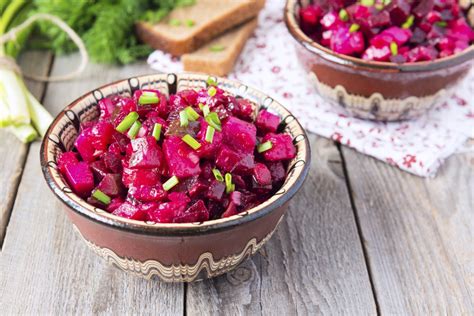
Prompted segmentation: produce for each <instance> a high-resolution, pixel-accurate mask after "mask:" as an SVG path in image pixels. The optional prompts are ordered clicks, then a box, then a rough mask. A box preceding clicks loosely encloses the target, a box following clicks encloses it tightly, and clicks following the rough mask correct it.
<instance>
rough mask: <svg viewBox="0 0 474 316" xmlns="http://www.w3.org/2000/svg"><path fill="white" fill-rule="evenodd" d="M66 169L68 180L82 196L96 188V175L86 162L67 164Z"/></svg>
mask: <svg viewBox="0 0 474 316" xmlns="http://www.w3.org/2000/svg"><path fill="white" fill-rule="evenodd" d="M65 171H66V172H65V174H66V180H67V182H68V183H69V185H70V186H71V188H72V190H73V191H74V192H75V193H77V194H78V195H80V196H82V197H85V196H87V195H89V194H90V193H91V191H92V189H93V188H94V175H93V174H92V171H91V169H90V168H89V165H88V164H87V163H86V162H78V163H76V164H67V165H66V166H65Z"/></svg>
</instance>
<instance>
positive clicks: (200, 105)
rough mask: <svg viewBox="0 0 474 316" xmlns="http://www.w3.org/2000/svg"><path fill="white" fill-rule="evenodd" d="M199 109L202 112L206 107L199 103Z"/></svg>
mask: <svg viewBox="0 0 474 316" xmlns="http://www.w3.org/2000/svg"><path fill="white" fill-rule="evenodd" d="M198 107H199V109H200V110H201V111H202V108H203V107H204V104H202V103H199V104H198Z"/></svg>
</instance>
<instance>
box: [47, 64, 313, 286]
mask: <svg viewBox="0 0 474 316" xmlns="http://www.w3.org/2000/svg"><path fill="white" fill-rule="evenodd" d="M207 79H208V76H206V75H199V74H191V73H184V74H157V75H148V76H140V77H133V78H129V79H126V80H121V81H117V82H114V83H111V84H108V85H105V86H103V87H100V88H97V89H95V90H93V91H90V92H89V93H87V94H85V95H83V96H82V97H80V98H79V99H77V100H76V101H74V102H72V103H71V104H70V105H68V106H67V107H66V108H65V109H64V110H63V111H62V112H61V113H59V115H58V116H57V117H56V118H55V120H54V122H53V123H52V124H51V126H50V128H49V130H48V132H47V134H46V136H45V138H44V140H43V143H42V146H41V152H40V155H41V166H42V170H43V173H44V176H45V179H46V182H47V184H48V185H49V187H50V188H51V190H52V191H53V193H54V194H55V195H56V197H57V198H59V199H60V200H61V201H62V202H63V203H64V204H65V205H66V207H65V208H64V209H65V211H66V213H67V215H68V217H69V219H70V220H71V222H72V224H73V226H74V228H75V229H76V230H77V231H78V232H79V234H80V236H81V237H82V239H83V240H84V242H85V243H86V244H87V245H88V246H89V247H90V248H91V249H92V250H93V251H94V252H95V253H97V254H98V255H99V256H101V257H102V258H104V259H105V260H106V261H108V262H110V263H113V264H115V265H116V266H117V267H118V268H120V269H122V270H124V271H128V272H132V273H133V274H135V275H137V276H142V277H145V278H152V277H158V278H159V279H161V280H164V281H168V282H183V281H185V282H190V281H195V280H199V279H204V278H210V277H214V276H217V275H220V274H222V273H225V272H227V271H229V270H232V269H233V268H235V267H236V266H237V265H238V264H239V263H241V262H242V261H243V260H244V259H246V258H247V257H248V256H250V255H252V254H254V253H255V252H256V251H257V250H258V249H259V248H261V247H262V246H263V244H264V243H265V242H266V241H267V240H268V239H269V238H270V237H271V236H272V234H273V232H274V231H275V229H276V228H277V226H278V224H279V223H280V221H281V220H282V217H283V215H284V214H285V211H286V210H287V206H288V202H289V200H290V199H291V198H292V197H293V196H294V195H295V193H296V192H297V191H298V190H299V189H300V187H301V185H302V184H303V181H304V179H305V177H306V175H307V173H308V169H309V165H310V148H309V143H308V138H307V136H306V133H305V131H304V130H303V128H302V127H301V125H300V124H299V123H298V121H297V120H296V119H295V117H294V116H293V115H292V114H291V113H290V112H289V111H288V110H286V109H285V108H284V107H283V106H282V105H281V104H279V103H278V102H277V101H275V100H273V99H272V98H271V97H269V96H267V95H265V94H263V93H261V92H259V91H257V90H255V89H253V88H251V87H249V86H247V85H245V84H242V83H239V82H236V81H231V80H227V79H222V78H215V80H216V81H217V83H218V85H219V87H220V88H222V89H224V90H225V91H227V92H228V93H230V94H232V95H234V96H236V97H242V98H246V99H248V100H250V101H251V102H252V103H253V105H254V111H255V114H256V112H257V111H258V109H260V108H267V109H268V110H269V111H270V112H273V113H274V114H277V115H279V116H280V117H281V119H282V123H281V126H280V128H281V129H282V131H283V132H284V133H287V134H289V135H290V136H291V137H292V139H293V142H294V144H295V146H296V149H297V155H296V157H295V158H294V159H293V160H292V161H291V162H290V163H289V165H288V169H287V178H286V180H285V182H284V184H283V186H282V188H281V189H280V190H279V191H278V192H277V193H275V195H274V196H272V197H271V198H269V199H268V200H267V201H265V202H263V203H262V204H260V205H258V206H257V207H255V208H252V209H250V210H248V211H245V212H243V213H240V214H238V215H234V216H232V217H229V218H224V219H218V220H211V221H206V222H200V223H186V224H162V223H153V222H142V221H136V220H129V219H125V218H122V217H118V216H115V215H113V214H110V213H107V212H105V211H104V210H101V209H99V208H96V207H94V206H92V205H90V204H88V203H87V202H86V201H84V200H83V199H81V198H80V197H79V196H77V195H76V194H74V193H73V192H72V191H71V189H70V188H69V186H68V184H67V183H66V182H65V181H64V179H63V178H62V176H61V175H60V174H59V172H58V169H57V164H56V161H57V157H58V155H59V154H60V153H61V152H64V151H66V150H70V149H71V148H72V147H73V143H74V140H75V138H76V136H77V134H78V131H79V126H80V124H81V122H88V121H93V120H96V119H97V118H98V117H99V108H98V106H97V102H98V101H99V100H100V99H102V98H105V97H108V96H111V95H116V94H119V95H123V96H130V95H131V94H133V92H134V91H135V90H137V89H158V90H160V91H161V92H162V93H164V94H166V95H169V94H174V93H176V92H177V91H181V90H183V89H190V88H205V87H206V86H207V84H206V80H207Z"/></svg>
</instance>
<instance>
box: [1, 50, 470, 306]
mask: <svg viewBox="0 0 474 316" xmlns="http://www.w3.org/2000/svg"><path fill="white" fill-rule="evenodd" d="M78 62H79V57H78V55H72V56H65V57H54V56H52V55H50V54H48V53H44V52H29V53H26V54H24V55H23V56H22V58H21V65H22V67H23V69H24V70H25V71H26V72H31V73H41V74H47V73H49V72H50V73H52V74H60V73H64V72H66V71H69V70H70V69H71V68H75V67H76V66H77V64H78ZM151 72H152V71H151V70H150V69H149V68H148V66H147V65H146V64H145V63H144V62H142V63H138V64H134V65H129V66H126V67H112V66H103V65H89V67H88V68H87V70H86V71H85V73H84V74H83V76H82V77H81V78H80V79H76V80H73V81H68V82H61V83H50V84H47V85H45V84H40V83H32V82H29V84H28V86H29V88H30V89H31V90H32V91H33V92H34V94H35V95H36V96H37V97H38V98H39V99H40V100H42V102H43V104H44V105H45V106H46V108H47V109H48V110H49V111H50V112H51V113H52V114H53V115H56V114H57V113H58V112H59V111H60V110H61V109H62V108H63V107H64V106H65V105H66V104H68V103H69V102H70V101H72V100H74V99H75V98H77V97H78V96H80V95H81V94H83V93H85V92H87V91H88V90H90V89H92V88H94V87H97V86H99V85H102V84H105V83H107V82H111V81H114V80H117V79H121V78H125V77H128V76H132V75H138V74H145V73H151ZM310 141H311V147H312V154H313V160H312V166H311V172H310V176H309V178H308V179H307V181H306V184H305V185H304V186H303V189H302V190H301V191H300V192H299V193H298V195H297V196H296V197H295V198H294V199H293V201H292V202H291V206H290V210H289V212H288V214H287V216H286V218H285V220H284V221H283V222H282V223H281V225H280V227H279V228H278V230H277V231H276V233H275V235H274V236H273V238H272V239H271V240H270V241H269V242H268V243H267V244H266V246H265V247H264V248H263V250H262V251H260V252H259V253H258V254H257V255H255V256H254V257H252V258H251V259H250V260H247V261H246V262H245V263H244V264H242V265H241V266H240V267H239V268H238V269H236V270H235V271H233V272H231V273H228V274H227V275H224V276H221V277H218V278H216V279H213V280H208V281H203V282H198V283H194V284H164V283H159V282H157V281H146V280H142V279H138V278H135V277H133V276H130V275H127V274H124V273H123V272H121V271H119V270H118V269H116V268H114V267H112V266H109V265H107V264H106V263H104V262H103V261H102V260H101V259H99V257H97V256H96V255H95V254H93V253H92V252H91V250H89V249H88V248H87V246H86V245H85V244H84V243H83V242H82V241H81V240H80V239H79V237H78V234H76V233H75V232H74V231H73V230H72V225H71V224H70V223H69V222H68V220H67V219H66V215H65V212H64V211H63V210H62V208H63V205H62V203H61V202H60V201H59V200H57V199H56V198H55V197H54V196H53V194H52V193H51V192H50V190H49V189H48V187H47V186H46V183H45V181H44V179H43V175H42V173H41V170H40V165H39V147H40V143H39V142H35V143H33V144H31V145H29V146H28V145H24V144H21V143H20V142H18V141H17V140H16V139H15V138H14V137H13V136H12V135H10V134H7V133H6V132H5V131H0V165H1V169H0V179H1V180H0V202H1V203H0V245H1V251H0V314H2V315H4V314H11V313H24V314H25V313H26V314H38V313H41V314H50V313H55V314H65V313H77V314H91V313H94V314H96V313H101V314H102V313H106V314H114V315H118V314H123V313H125V312H129V313H131V312H133V313H140V314H144V313H153V314H159V315H168V314H170V315H181V314H184V313H185V314H191V315H207V314H252V315H253V314H265V315H271V314H279V315H294V314H301V315H305V314H313V315H314V314H315V313H316V314H320V313H322V314H346V315H356V314H365V315H367V314H371V315H372V314H378V313H380V314H386V315H391V314H410V315H414V314H418V315H427V314H436V315H440V314H443V315H444V314H449V315H461V314H471V315H472V314H474V299H473V298H474V246H473V245H474V243H473V241H474V238H473V235H474V207H473V201H474V196H473V195H474V194H473V193H474V183H473V182H474V155H473V154H472V153H466V154H457V155H454V156H452V157H450V158H449V159H448V161H447V162H446V164H445V165H444V166H443V167H442V168H441V170H440V171H439V174H438V176H437V177H436V178H435V179H422V178H418V177H415V176H412V175H409V174H407V173H404V172H402V171H399V170H397V169H396V168H393V167H390V166H388V165H387V164H384V163H382V162H379V161H377V160H375V159H372V158H369V157H367V156H364V155H362V154H359V153H357V152H355V151H353V150H351V149H348V148H346V147H340V146H339V145H336V144H335V143H334V142H332V141H330V140H327V139H324V138H321V137H318V136H315V135H311V136H310Z"/></svg>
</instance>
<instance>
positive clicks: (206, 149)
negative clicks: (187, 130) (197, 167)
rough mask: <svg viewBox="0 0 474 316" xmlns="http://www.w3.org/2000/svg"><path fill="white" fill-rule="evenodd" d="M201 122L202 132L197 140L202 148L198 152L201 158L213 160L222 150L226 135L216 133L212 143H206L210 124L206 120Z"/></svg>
mask: <svg viewBox="0 0 474 316" xmlns="http://www.w3.org/2000/svg"><path fill="white" fill-rule="evenodd" d="M200 122H201V130H200V131H199V133H198V134H197V140H198V141H199V143H200V144H201V147H200V148H199V149H198V150H197V153H198V155H199V157H203V158H213V157H215V155H216V153H217V151H218V150H219V149H220V147H221V145H222V141H223V140H224V135H223V134H222V133H221V132H219V131H217V130H216V131H215V132H214V137H213V139H212V143H208V142H207V141H206V132H207V127H208V126H209V124H208V123H207V122H206V121H205V120H200Z"/></svg>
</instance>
